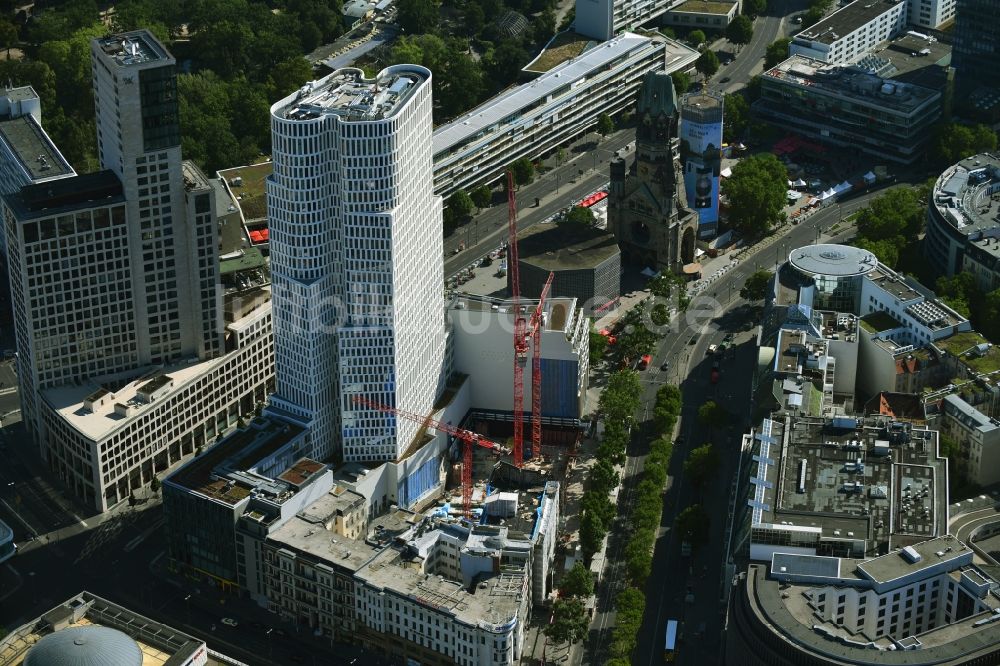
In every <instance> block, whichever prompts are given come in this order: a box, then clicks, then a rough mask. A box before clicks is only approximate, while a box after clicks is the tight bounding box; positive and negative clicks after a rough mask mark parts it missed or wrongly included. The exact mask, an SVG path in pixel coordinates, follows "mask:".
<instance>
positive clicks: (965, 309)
mask: <svg viewBox="0 0 1000 666" xmlns="http://www.w3.org/2000/svg"><path fill="white" fill-rule="evenodd" d="M934 292H935V293H936V294H937V296H938V298H940V299H941V300H943V301H944V302H945V303H947V304H948V306H949V307H951V308H953V309H954V310H955V311H956V312H958V313H959V314H960V315H962V316H963V317H966V318H968V317H970V316H971V314H972V313H971V311H970V307H969V306H970V304H971V303H972V302H973V301H974V300H977V297H978V295H979V294H978V290H977V288H976V278H975V276H974V275H973V274H972V273H956V274H955V275H952V276H951V277H948V276H942V277H939V278H938V279H937V282H936V283H935V285H934ZM977 315H978V313H977Z"/></svg>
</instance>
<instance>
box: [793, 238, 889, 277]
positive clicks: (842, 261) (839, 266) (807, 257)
mask: <svg viewBox="0 0 1000 666" xmlns="http://www.w3.org/2000/svg"><path fill="white" fill-rule="evenodd" d="M788 263H789V264H791V265H792V266H793V267H794V268H795V269H796V270H797V271H799V272H800V273H803V274H805V275H808V276H813V275H827V276H830V277H854V276H861V275H867V274H868V273H871V272H872V271H873V270H875V269H876V268H877V267H878V259H877V258H876V257H875V255H874V254H872V253H871V252H869V251H868V250H862V249H861V248H858V247H851V246H849V245H833V244H829V243H823V244H821V245H807V246H805V247H800V248H796V249H794V250H792V252H791V253H790V254H789V255H788Z"/></svg>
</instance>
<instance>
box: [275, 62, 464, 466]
mask: <svg viewBox="0 0 1000 666" xmlns="http://www.w3.org/2000/svg"><path fill="white" fill-rule="evenodd" d="M271 129H272V137H273V158H274V173H273V174H272V175H271V176H270V177H269V178H268V182H267V206H268V213H269V217H270V227H271V242H270V245H271V278H272V289H273V304H274V327H275V336H274V338H275V371H276V375H277V391H276V396H275V397H274V398H273V399H272V405H273V407H272V411H276V412H279V413H282V414H283V415H285V416H286V417H292V418H294V419H296V420H298V421H300V422H301V423H302V424H303V425H306V426H308V427H309V428H310V431H311V433H312V434H311V442H312V456H313V457H316V458H320V459H322V458H326V457H328V456H330V455H331V454H334V453H337V454H339V456H340V457H342V459H343V460H347V461H382V460H396V459H398V458H399V457H400V456H401V455H402V454H403V452H404V451H405V450H406V449H407V448H408V447H409V446H410V444H411V443H413V440H414V438H415V436H416V435H417V431H418V430H419V429H420V425H419V424H417V423H413V422H410V421H404V420H399V421H398V422H397V420H396V419H395V418H393V417H391V416H388V415H385V414H383V413H381V412H378V411H375V410H371V409H366V408H359V406H358V405H357V404H356V403H355V402H354V399H355V397H357V396H365V397H367V398H369V399H372V400H376V401H378V402H381V403H383V404H386V405H395V406H397V407H399V408H401V409H405V410H408V411H412V412H417V413H421V414H426V413H430V412H431V410H432V407H433V403H434V400H435V397H436V395H437V394H438V391H439V386H441V385H442V384H443V382H442V377H443V375H444V373H443V364H444V357H445V342H446V341H445V324H444V303H443V300H442V296H441V284H442V283H443V274H442V271H443V266H442V263H441V256H442V255H443V249H442V222H441V199H440V197H438V196H435V195H434V192H433V165H432V161H431V131H432V126H431V72H430V70H428V69H426V68H424V67H418V66H416V65H396V66H393V67H389V68H387V69H384V70H382V71H381V72H379V73H378V75H377V76H376V77H375V78H374V79H365V78H364V73H363V72H362V71H361V70H359V69H354V68H349V69H340V70H337V71H336V72H334V73H332V74H330V75H329V76H327V77H325V78H323V79H320V80H318V81H313V82H312V83H309V84H306V85H305V86H304V87H303V88H302V89H300V90H299V91H298V92H296V93H293V94H291V95H289V96H288V97H286V98H285V99H283V100H281V101H279V102H277V103H276V104H275V105H274V106H272V107H271Z"/></svg>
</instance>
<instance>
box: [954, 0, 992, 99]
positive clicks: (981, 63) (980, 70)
mask: <svg viewBox="0 0 1000 666" xmlns="http://www.w3.org/2000/svg"><path fill="white" fill-rule="evenodd" d="M951 65H952V67H954V68H955V93H956V95H957V96H965V95H968V94H970V93H972V92H974V91H975V90H976V89H977V88H993V89H1000V0H958V10H957V12H956V14H955V32H954V46H953V50H952V56H951ZM956 101H958V102H959V103H960V104H961V103H962V102H963V100H961V99H959V98H958V97H956Z"/></svg>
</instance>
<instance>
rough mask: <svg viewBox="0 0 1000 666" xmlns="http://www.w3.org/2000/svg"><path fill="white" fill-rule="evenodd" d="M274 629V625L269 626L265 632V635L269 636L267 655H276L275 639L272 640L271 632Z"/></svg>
mask: <svg viewBox="0 0 1000 666" xmlns="http://www.w3.org/2000/svg"><path fill="white" fill-rule="evenodd" d="M272 631H274V627H269V628H268V630H267V631H265V632H264V636H266V637H267V656H268V657H271V656H273V655H274V641H272V640H271V632H272Z"/></svg>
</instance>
